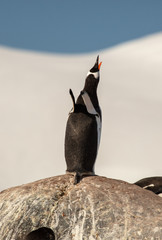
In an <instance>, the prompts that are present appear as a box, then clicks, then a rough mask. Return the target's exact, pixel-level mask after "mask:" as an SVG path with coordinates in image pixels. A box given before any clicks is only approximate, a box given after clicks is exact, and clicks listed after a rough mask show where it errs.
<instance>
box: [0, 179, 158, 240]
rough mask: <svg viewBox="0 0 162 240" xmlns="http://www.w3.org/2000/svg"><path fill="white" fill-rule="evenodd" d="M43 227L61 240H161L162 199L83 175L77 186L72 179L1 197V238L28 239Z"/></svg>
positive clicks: (7, 192) (19, 189)
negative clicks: (32, 233)
mask: <svg viewBox="0 0 162 240" xmlns="http://www.w3.org/2000/svg"><path fill="white" fill-rule="evenodd" d="M42 228H44V230H45V231H46V230H47V229H48V230H49V231H48V232H49V233H50V231H51V235H50V234H49V235H50V236H52V234H53V232H54V235H55V239H57V240H58V239H59V240H82V239H83V240H86V239H87V240H111V239H112V240H119V239H122V240H126V239H129V240H130V239H131V240H132V239H134V240H138V239H147V240H149V239H159V240H160V239H162V198H160V197H158V196H157V195H155V194H154V193H152V192H150V191H147V190H145V189H142V188H140V187H138V186H136V185H133V184H129V183H126V182H123V181H120V180H113V179H108V178H105V177H100V176H91V177H85V178H84V179H82V180H81V182H80V183H78V184H77V185H73V177H72V176H71V175H61V176H56V177H51V178H47V179H43V180H39V181H36V182H33V183H29V184H25V185H22V186H19V187H14V188H10V189H7V190H4V191H2V192H1V193H0V239H1V240H11V239H12V240H20V239H21V240H24V239H28V238H27V235H28V236H29V234H30V233H31V232H32V231H34V234H37V233H38V234H40V232H41V231H42ZM39 229H41V230H39ZM35 230H37V231H35ZM54 235H53V239H54ZM35 239H36V238H35ZM40 239H41V238H40ZM47 239H52V237H51V238H50V237H49V238H47Z"/></svg>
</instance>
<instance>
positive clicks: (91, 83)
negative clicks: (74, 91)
mask: <svg viewBox="0 0 162 240" xmlns="http://www.w3.org/2000/svg"><path fill="white" fill-rule="evenodd" d="M101 64H102V62H100V63H99V56H97V59H96V62H95V64H94V66H93V67H92V68H91V69H90V71H89V72H88V74H87V77H86V80H85V85H84V89H83V90H85V91H87V92H92V91H96V90H97V86H98V83H99V78H100V67H101Z"/></svg>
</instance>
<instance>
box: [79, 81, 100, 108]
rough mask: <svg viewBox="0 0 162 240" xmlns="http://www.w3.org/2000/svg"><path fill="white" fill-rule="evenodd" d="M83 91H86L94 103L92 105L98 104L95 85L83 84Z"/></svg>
mask: <svg viewBox="0 0 162 240" xmlns="http://www.w3.org/2000/svg"><path fill="white" fill-rule="evenodd" d="M83 91H86V92H87V93H88V95H89V97H90V99H91V101H92V103H93V105H94V107H97V106H98V105H99V103H98V97H97V86H96V87H94V86H88V84H85V86H84V88H83Z"/></svg>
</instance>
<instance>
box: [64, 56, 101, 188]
mask: <svg viewBox="0 0 162 240" xmlns="http://www.w3.org/2000/svg"><path fill="white" fill-rule="evenodd" d="M100 66H101V63H99V56H98V57H97V60H96V62H95V65H94V66H93V68H91V70H90V71H89V72H88V74H87V77H86V80H85V85H84V88H83V90H82V91H81V93H80V95H79V97H78V99H77V101H76V102H75V97H74V95H73V92H72V90H71V89H70V91H69V93H70V95H71V98H72V101H73V108H72V110H71V112H70V113H69V118H68V121H67V126H66V133H65V160H66V164H67V171H66V172H67V173H69V174H72V175H74V176H75V177H74V184H77V183H78V182H79V181H80V179H81V178H82V176H86V175H87V176H88V175H95V173H94V163H95V160H96V157H97V152H98V147H99V143H100V135H101V120H102V118H101V109H100V107H99V102H98V98H97V86H98V83H99V78H100V75H99V71H100Z"/></svg>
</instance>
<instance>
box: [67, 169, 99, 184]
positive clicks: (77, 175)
mask: <svg viewBox="0 0 162 240" xmlns="http://www.w3.org/2000/svg"><path fill="white" fill-rule="evenodd" d="M66 174H70V175H73V176H74V185H76V184H77V183H79V182H80V181H81V180H82V178H83V177H84V176H95V173H94V172H69V171H66Z"/></svg>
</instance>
